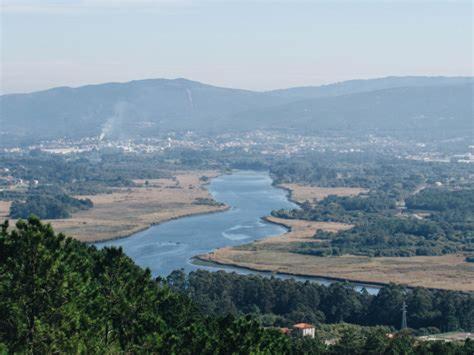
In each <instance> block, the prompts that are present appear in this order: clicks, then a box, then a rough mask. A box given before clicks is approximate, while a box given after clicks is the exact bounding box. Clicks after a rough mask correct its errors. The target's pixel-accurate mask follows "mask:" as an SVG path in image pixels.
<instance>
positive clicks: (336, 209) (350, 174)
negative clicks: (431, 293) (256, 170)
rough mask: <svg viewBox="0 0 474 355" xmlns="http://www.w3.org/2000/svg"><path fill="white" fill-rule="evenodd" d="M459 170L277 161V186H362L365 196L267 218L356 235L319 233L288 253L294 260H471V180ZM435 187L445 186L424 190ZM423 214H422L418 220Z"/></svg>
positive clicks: (401, 164) (314, 203)
mask: <svg viewBox="0 0 474 355" xmlns="http://www.w3.org/2000/svg"><path fill="white" fill-rule="evenodd" d="M464 165H465V164H464ZM464 165H462V164H444V165H443V164H423V163H419V162H416V163H414V162H409V161H400V160H388V161H375V162H373V163H370V162H369V163H367V162H366V163H365V164H363V165H361V166H355V165H354V164H353V163H351V162H345V163H341V162H338V163H336V164H335V166H330V165H329V164H327V162H326V161H324V160H323V161H322V162H313V161H311V160H310V162H306V163H301V162H298V161H292V162H288V163H284V162H282V163H281V164H280V165H276V167H275V168H274V169H273V173H274V174H276V176H277V178H278V179H279V181H290V182H305V183H315V184H318V185H323V186H324V185H329V186H363V187H368V188H370V191H369V192H368V193H366V194H362V195H359V196H354V197H338V196H328V197H327V198H325V199H323V200H322V201H307V202H306V203H303V204H301V206H300V208H298V209H294V210H291V211H285V210H279V211H273V212H272V214H273V215H274V216H277V217H282V218H296V219H307V220H312V221H335V222H345V223H352V224H355V227H354V228H352V229H350V230H346V231H341V232H339V233H336V234H334V233H328V232H323V231H318V232H317V233H316V235H315V238H317V239H320V240H323V242H322V243H299V244H297V245H293V247H292V251H293V252H297V253H303V254H311V255H317V256H327V255H341V254H348V253H350V254H356V255H367V256H414V255H442V254H447V253H456V252H464V253H471V252H472V251H473V250H474V189H472V186H471V183H470V182H469V181H470V179H469V178H468V177H469V174H470V172H471V170H472V169H471V170H470V169H469V167H465V166H464ZM450 169H451V171H450ZM441 181H442V182H443V183H441ZM435 183H438V184H436V185H439V184H441V185H443V184H444V185H443V186H442V187H437V188H426V187H427V186H430V184H435ZM404 206H406V208H405V207H404ZM420 212H422V213H424V215H423V217H420V214H419V213H420Z"/></svg>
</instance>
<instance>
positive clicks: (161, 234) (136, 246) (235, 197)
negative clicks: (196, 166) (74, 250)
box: [95, 171, 378, 293]
mask: <svg viewBox="0 0 474 355" xmlns="http://www.w3.org/2000/svg"><path fill="white" fill-rule="evenodd" d="M208 189H209V192H210V193H211V194H212V196H213V197H214V199H216V200H217V201H220V202H224V203H225V204H226V205H228V206H230V209H229V210H227V211H224V212H219V213H210V214H205V215H197V216H191V217H183V218H180V219H176V220H172V221H169V222H165V223H162V224H159V225H155V226H151V227H150V228H148V229H147V230H144V231H142V232H139V233H136V234H134V235H132V236H130V237H127V238H122V239H116V240H111V241H106V242H101V243H96V244H95V245H96V246H97V247H99V248H100V247H104V246H117V247H118V246H121V247H122V248H123V250H124V252H125V253H126V254H127V255H128V256H130V257H131V258H132V259H133V260H134V261H135V262H136V263H137V264H138V265H140V266H142V267H148V268H149V269H150V270H151V272H152V274H153V275H154V276H158V275H160V276H166V275H168V274H169V273H170V272H171V271H173V270H176V269H184V270H185V271H186V272H189V271H192V270H196V269H198V268H199V269H208V270H220V269H221V270H230V271H236V272H239V273H244V274H247V273H259V274H263V275H269V274H268V273H261V272H254V271H249V270H246V269H240V268H235V267H223V266H213V265H202V264H197V263H196V264H195V263H193V259H192V258H193V256H195V255H199V254H205V253H208V252H210V251H212V250H214V249H217V248H221V247H226V246H235V245H241V244H245V243H249V242H251V241H253V240H257V239H261V238H265V237H269V236H276V235H280V234H283V233H285V232H286V229H285V228H284V227H282V226H279V225H276V224H273V223H269V222H266V221H263V220H262V219H261V217H263V216H267V215H269V214H270V212H271V211H272V210H275V209H280V208H285V209H288V208H296V207H297V206H296V205H295V204H294V203H292V202H291V201H289V200H288V198H287V192H286V191H285V190H282V189H279V188H276V187H274V186H273V185H272V179H271V178H270V176H269V175H268V173H266V172H260V171H235V172H233V173H232V174H228V175H221V176H219V177H217V178H214V179H212V180H211V183H210V184H209V186H208ZM278 277H281V278H288V277H290V276H288V275H278ZM294 278H295V279H299V280H308V279H309V280H312V281H316V282H318V283H322V284H328V283H330V282H331V281H330V280H326V279H321V278H311V277H310V278H308V277H294ZM355 287H356V288H358V289H360V288H361V287H362V285H357V284H355ZM366 288H367V289H368V291H369V292H371V293H376V292H377V290H378V287H367V286H366Z"/></svg>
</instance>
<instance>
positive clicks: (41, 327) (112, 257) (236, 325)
mask: <svg viewBox="0 0 474 355" xmlns="http://www.w3.org/2000/svg"><path fill="white" fill-rule="evenodd" d="M16 227H17V229H16V230H13V231H11V232H8V231H7V225H6V224H5V225H3V228H2V231H1V234H0V275H1V279H0V314H2V317H0V343H3V344H5V345H6V346H7V348H8V349H10V350H11V351H12V352H13V351H14V352H31V353H50V352H66V353H76V352H81V353H117V352H121V351H125V352H134V353H136V352H139V353H145V352H159V353H163V354H167V353H170V354H171V353H180V354H195V353H198V352H200V353H204V354H205V353H226V352H228V351H230V352H235V353H250V352H259V351H260V350H262V349H264V348H265V349H273V350H274V351H276V352H279V349H280V348H282V349H284V348H285V347H288V341H287V340H286V339H285V338H283V336H282V335H280V334H278V333H277V332H275V331H266V330H264V329H262V328H260V327H259V326H258V324H257V323H256V322H255V321H252V320H251V319H235V318H234V317H232V316H229V317H223V318H216V317H206V316H203V315H202V314H200V313H199V312H198V311H197V309H196V307H195V306H193V304H192V303H191V302H190V301H189V300H188V299H187V298H186V297H183V296H181V295H179V294H177V293H173V292H171V291H170V290H169V289H168V288H167V287H166V286H165V285H162V284H159V283H157V282H155V281H154V280H153V279H152V278H151V276H150V272H149V271H148V270H142V269H140V268H139V267H138V266H136V265H135V264H134V263H133V262H132V261H131V260H130V259H129V258H128V257H127V256H125V255H124V254H123V252H122V251H121V250H120V249H108V248H105V249H103V250H100V251H98V250H96V248H95V247H89V246H86V245H84V244H81V243H79V242H77V241H74V240H72V239H69V238H65V237H64V236H63V235H55V234H54V231H53V230H52V229H51V227H50V226H49V225H43V224H41V223H40V222H39V221H38V220H37V219H34V218H30V219H29V220H28V222H24V221H20V222H18V223H17V226H16Z"/></svg>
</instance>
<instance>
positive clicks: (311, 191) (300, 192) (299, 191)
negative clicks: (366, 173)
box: [279, 184, 368, 203]
mask: <svg viewBox="0 0 474 355" xmlns="http://www.w3.org/2000/svg"><path fill="white" fill-rule="evenodd" d="M279 186H280V187H282V188H284V189H287V190H289V191H290V195H291V199H292V200H293V201H296V202H298V203H303V202H305V201H309V202H313V201H314V200H317V201H318V200H322V199H324V198H325V197H327V196H329V195H337V196H356V195H358V194H361V193H366V192H368V190H367V189H363V188H360V187H318V186H309V185H301V184H281V185H279Z"/></svg>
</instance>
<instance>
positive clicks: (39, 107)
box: [0, 77, 474, 141]
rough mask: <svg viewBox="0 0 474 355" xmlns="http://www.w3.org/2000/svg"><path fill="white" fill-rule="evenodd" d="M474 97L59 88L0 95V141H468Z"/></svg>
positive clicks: (137, 84)
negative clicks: (334, 136) (374, 137)
mask: <svg viewBox="0 0 474 355" xmlns="http://www.w3.org/2000/svg"><path fill="white" fill-rule="evenodd" d="M473 89H474V78H472V77H455V78H446V77H388V78H381V79H371V80H351V81H345V82H341V83H336V84H331V85H324V86H316V87H298V88H290V89H282V90H274V91H267V92H255V91H249V90H238V89H228V88H221V87H216V86H211V85H206V84H202V83H199V82H195V81H190V80H186V79H175V80H166V79H149V80H138V81H131V82H128V83H108V84H100V85H88V86H82V87H79V88H69V87H59V88H54V89H50V90H45V91H38V92H34V93H30V94H9V95H3V96H0V139H2V140H6V139H8V140H18V141H30V140H38V139H53V138H59V137H68V138H82V137H88V136H102V137H105V138H128V137H130V138H132V137H136V136H153V135H156V134H160V133H166V132H169V131H183V130H193V131H198V132H202V133H220V132H226V131H247V130H253V129H280V130H293V131H295V132H306V133H324V132H326V131H332V132H334V131H335V132H338V133H340V134H352V133H354V132H357V131H361V132H367V133H370V132H373V133H377V132H378V133H383V134H386V133H390V134H402V135H404V134H408V135H410V136H417V135H419V136H431V137H437V136H440V135H441V136H456V135H467V134H472V133H473V131H472V130H473V125H474V123H473V120H474V117H473V102H474V95H473ZM2 137H3V138H2Z"/></svg>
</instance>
